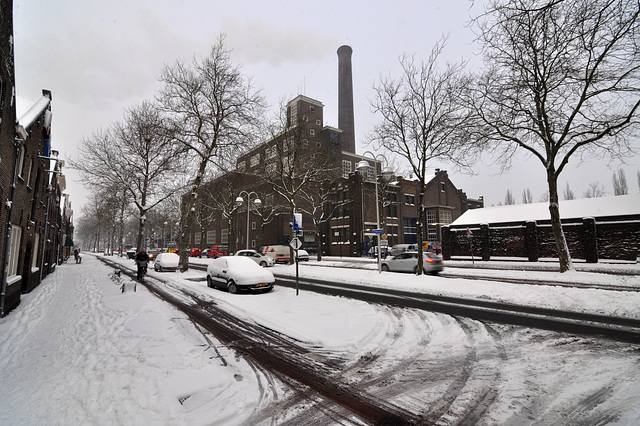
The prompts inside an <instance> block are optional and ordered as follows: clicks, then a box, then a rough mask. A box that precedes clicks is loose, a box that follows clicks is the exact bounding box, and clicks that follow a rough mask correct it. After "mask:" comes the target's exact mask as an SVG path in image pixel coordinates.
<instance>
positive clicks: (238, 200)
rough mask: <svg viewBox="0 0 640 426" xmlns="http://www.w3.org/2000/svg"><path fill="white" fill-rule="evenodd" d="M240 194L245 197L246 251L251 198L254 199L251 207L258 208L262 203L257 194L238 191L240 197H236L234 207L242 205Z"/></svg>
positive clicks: (242, 200)
mask: <svg viewBox="0 0 640 426" xmlns="http://www.w3.org/2000/svg"><path fill="white" fill-rule="evenodd" d="M242 194H244V195H245V196H246V197H247V244H246V246H247V249H248V248H249V211H250V210H251V196H252V195H253V196H254V197H255V198H254V199H253V205H254V206H256V207H260V206H261V205H262V201H260V198H258V194H256V193H255V192H253V191H251V192H247V191H240V195H238V198H236V205H237V206H241V205H242V204H243V203H244V198H242Z"/></svg>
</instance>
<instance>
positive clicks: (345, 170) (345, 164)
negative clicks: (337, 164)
mask: <svg viewBox="0 0 640 426" xmlns="http://www.w3.org/2000/svg"><path fill="white" fill-rule="evenodd" d="M350 174H351V161H349V160H342V177H343V178H345V179H349V175H350Z"/></svg>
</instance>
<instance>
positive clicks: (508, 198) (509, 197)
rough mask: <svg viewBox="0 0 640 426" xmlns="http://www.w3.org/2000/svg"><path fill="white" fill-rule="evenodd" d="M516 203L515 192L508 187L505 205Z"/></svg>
mask: <svg viewBox="0 0 640 426" xmlns="http://www.w3.org/2000/svg"><path fill="white" fill-rule="evenodd" d="M515 203H516V199H515V198H514V197H513V193H512V192H511V190H510V189H507V193H506V195H505V196H504V205H505V206H512V205H514V204H515Z"/></svg>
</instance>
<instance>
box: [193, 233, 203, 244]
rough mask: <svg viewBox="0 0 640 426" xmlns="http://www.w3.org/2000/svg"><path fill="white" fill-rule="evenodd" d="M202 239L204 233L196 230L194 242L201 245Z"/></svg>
mask: <svg viewBox="0 0 640 426" xmlns="http://www.w3.org/2000/svg"><path fill="white" fill-rule="evenodd" d="M201 240H202V233H201V232H196V233H195V235H194V236H193V244H196V245H200V241H201Z"/></svg>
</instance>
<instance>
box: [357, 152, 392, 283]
mask: <svg viewBox="0 0 640 426" xmlns="http://www.w3.org/2000/svg"><path fill="white" fill-rule="evenodd" d="M367 154H369V155H371V158H372V160H373V161H374V162H376V161H380V163H382V161H383V160H384V161H385V162H386V163H387V164H389V162H388V161H387V159H386V157H385V156H384V155H382V154H377V155H376V154H373V153H372V152H371V151H367V152H365V153H364V154H362V160H361V161H359V162H358V164H356V170H357V171H359V172H360V173H366V172H368V171H369V167H371V165H370V164H369V162H368V161H367V160H365V159H364V157H365V155H367ZM378 157H380V158H382V160H378ZM373 173H374V181H375V184H376V229H377V230H378V231H376V237H377V239H378V273H380V272H382V269H381V266H380V234H379V233H378V232H380V231H379V230H380V207H379V206H378V203H379V201H378V167H377V166H376V164H375V163H374V165H373ZM393 175H394V173H393V169H392V168H391V167H389V166H386V167H383V168H382V173H381V176H382V179H383V180H384V181H385V182H388V181H389V179H390V178H392V177H393Z"/></svg>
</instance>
